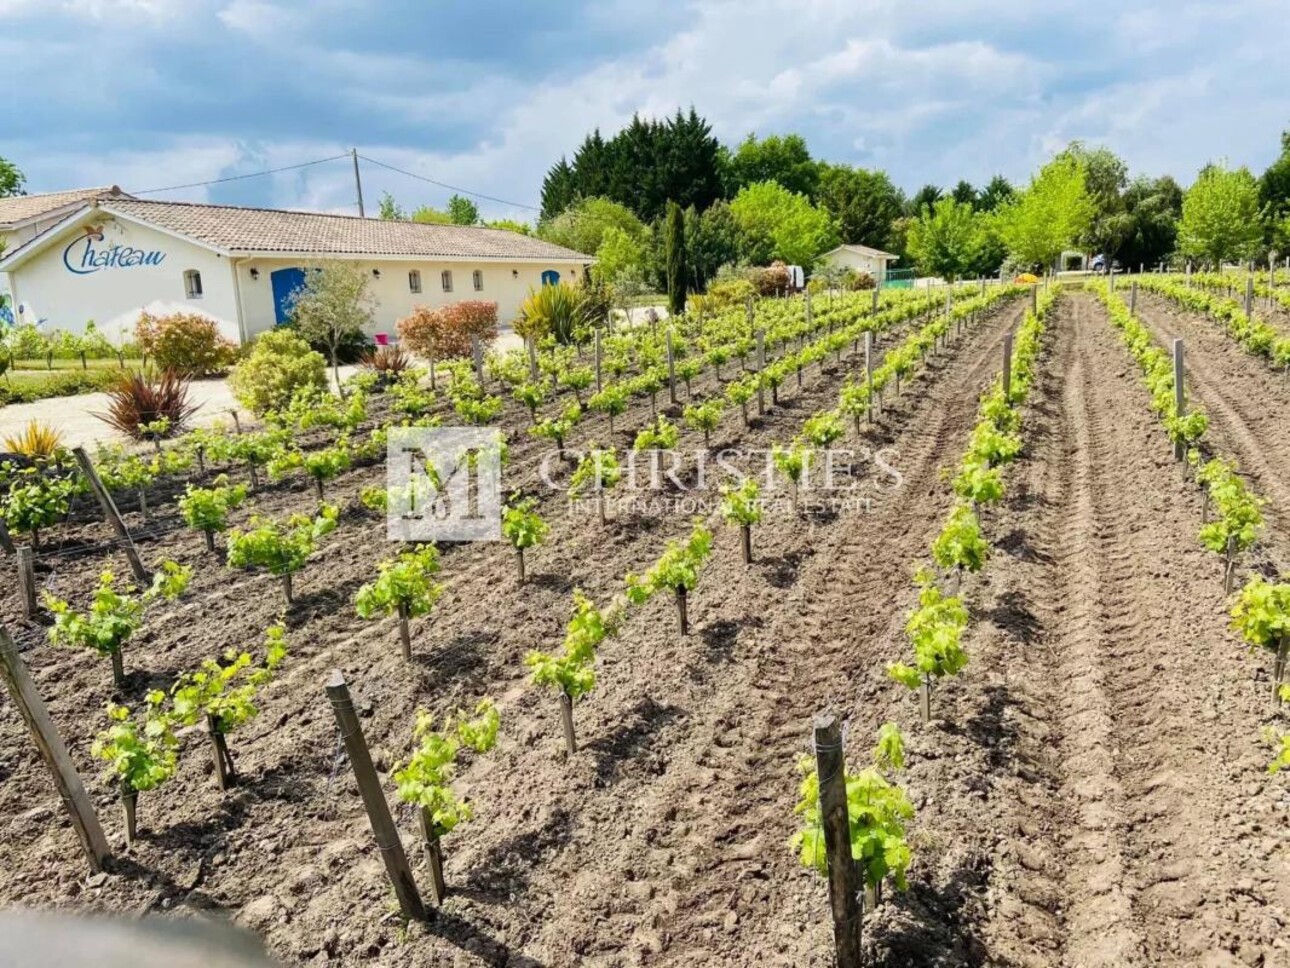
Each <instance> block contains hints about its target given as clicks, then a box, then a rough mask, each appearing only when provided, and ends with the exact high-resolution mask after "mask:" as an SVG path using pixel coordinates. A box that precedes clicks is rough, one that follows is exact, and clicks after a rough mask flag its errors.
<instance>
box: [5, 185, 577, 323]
mask: <svg viewBox="0 0 1290 968" xmlns="http://www.w3.org/2000/svg"><path fill="white" fill-rule="evenodd" d="M336 259H342V260H346V261H351V262H356V263H358V264H360V265H361V266H362V267H363V269H364V270H365V271H366V272H369V273H370V274H371V292H372V295H373V296H374V297H375V301H376V310H375V323H374V324H373V326H372V328H371V329H372V331H371V332H370V333H369V335H373V336H375V335H378V334H380V333H382V332H384V333H387V334H392V333H394V331H395V323H396V322H397V321H398V320H399V319H401V318H403V317H404V316H407V315H408V314H409V313H410V312H412V310H413V309H414V308H415V307H418V306H426V307H431V308H433V307H436V306H442V305H446V304H448V303H454V302H460V301H462V300H465V299H480V300H487V301H490V302H496V303H497V308H498V318H499V319H500V320H501V321H503V322H504V323H505V322H508V321H510V320H511V319H513V318H514V316H515V314H516V312H517V311H518V309H519V307H520V304H521V303H522V302H523V300H524V298H525V296H526V295H527V294H528V292H529V290H530V289H535V288H538V287H540V286H542V285H543V284H545V283H553V282H558V281H561V280H563V281H574V280H577V279H580V278H581V277H582V275H583V273H584V271H585V270H586V268H587V267H588V266H589V265H590V264H591V263H592V262H593V261H594V260H593V259H592V257H591V256H587V255H583V254H582V253H579V252H574V251H572V250H571V249H566V248H563V247H562V246H558V245H554V244H552V243H550V242H545V241H543V240H541V239H537V238H534V237H532V236H527V235H521V234H519V233H517V232H510V231H506V230H503V229H491V228H483V227H476V226H462V225H435V224H422V223H419V222H406V221H392V220H385V219H371V218H361V217H357V216H350V215H329V214H323V213H316V212H292V211H284V210H279V209H262V208H242V207H237V206H228V205H205V204H195V203H190V202H164V201H147V200H143V199H136V198H130V197H128V196H115V197H99V196H92V197H89V198H87V199H85V200H84V201H82V202H81V203H79V204H77V205H76V206H75V207H74V208H73V209H72V210H71V211H65V212H64V213H63V216H62V218H60V219H58V220H57V221H56V222H55V223H54V224H52V225H49V226H47V227H46V228H45V230H44V231H42V232H41V233H40V234H38V235H36V236H34V237H33V238H30V239H28V240H27V241H25V242H24V243H22V244H20V245H18V246H17V247H16V248H13V249H10V250H8V251H7V252H6V253H5V255H4V258H3V259H0V273H4V274H7V276H8V284H9V289H10V292H11V295H12V298H13V306H14V311H15V317H16V321H17V322H18V323H35V324H37V325H39V326H41V328H43V329H46V330H55V329H57V330H65V331H68V332H82V331H83V330H84V329H85V327H86V325H87V323H89V322H90V321H93V322H94V323H95V326H96V328H97V329H98V330H99V331H100V332H102V333H104V334H105V335H107V336H108V337H109V338H110V339H114V340H116V339H129V338H131V337H132V336H133V332H134V325H135V322H136V321H137V319H138V317H139V315H140V313H141V312H143V311H147V312H150V313H153V314H165V313H173V312H198V313H201V314H203V315H206V316H209V317H210V318H212V319H214V320H215V321H216V322H217V323H218V324H219V326H220V330H221V331H222V332H223V334H224V335H225V336H227V337H228V338H229V339H230V340H233V341H234V342H236V343H245V342H247V341H248V340H250V339H251V338H252V337H254V336H255V335H256V334H257V333H262V332H264V331H266V330H269V329H272V328H273V327H274V326H276V325H279V324H281V323H283V322H285V321H286V320H287V317H288V315H289V311H290V306H291V297H292V294H293V293H294V292H295V291H296V290H297V289H298V288H299V287H300V286H301V285H302V284H303V282H304V278H305V270H306V269H307V268H309V267H311V266H316V265H320V264H322V263H323V262H325V261H327V260H336Z"/></svg>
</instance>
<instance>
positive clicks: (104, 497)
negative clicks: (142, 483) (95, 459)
mask: <svg viewBox="0 0 1290 968" xmlns="http://www.w3.org/2000/svg"><path fill="white" fill-rule="evenodd" d="M72 454H73V455H74V456H75V457H76V462H77V463H78V464H80V465H81V473H83V474H84V475H85V479H86V480H88V481H89V482H90V488H91V489H92V490H93V491H94V495H95V496H96V497H97V498H98V499H99V506H100V507H102V508H103V516H104V517H105V518H107V522H108V524H110V525H111V526H112V530H113V531H115V532H116V536H117V537H118V538H120V539H121V546H122V550H123V551H124V552H125V556H126V558H127V559H129V561H130V571H131V572H133V573H134V579H135V581H137V582H138V583H139V584H140V585H144V586H147V585H149V584H151V583H152V576H151V575H150V574H148V569H146V568H144V567H143V562H142V561H141V560H140V559H139V552H138V549H136V548H135V546H134V541H133V540H132V539H131V537H130V532H129V530H127V529H126V526H125V522H124V521H122V520H121V514H120V512H119V511H117V509H116V503H115V502H113V500H112V495H111V494H110V493H108V489H107V488H105V487H104V486H103V482H102V481H101V480H99V475H98V473H97V472H96V471H95V470H94V465H93V464H92V463H90V457H89V455H88V454H87V453H85V448H84V447H73V448H72Z"/></svg>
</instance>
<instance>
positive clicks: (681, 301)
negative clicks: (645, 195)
mask: <svg viewBox="0 0 1290 968" xmlns="http://www.w3.org/2000/svg"><path fill="white" fill-rule="evenodd" d="M666 245H667V309H668V312H669V313H671V314H672V315H673V316H679V315H681V314H682V313H683V312H685V289H686V278H685V215H684V213H683V212H682V211H681V206H680V205H678V204H676V202H672V203H671V204H670V205H668V207H667V243H666Z"/></svg>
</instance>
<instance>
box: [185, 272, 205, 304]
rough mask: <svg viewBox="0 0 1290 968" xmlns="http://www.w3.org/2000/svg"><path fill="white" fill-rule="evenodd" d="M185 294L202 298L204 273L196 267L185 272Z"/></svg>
mask: <svg viewBox="0 0 1290 968" xmlns="http://www.w3.org/2000/svg"><path fill="white" fill-rule="evenodd" d="M184 294H185V295H186V296H188V298H189V299H201V298H202V274H201V273H200V272H198V271H197V270H196V269H189V270H188V271H187V272H185V273H184Z"/></svg>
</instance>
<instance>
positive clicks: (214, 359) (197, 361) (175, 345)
mask: <svg viewBox="0 0 1290 968" xmlns="http://www.w3.org/2000/svg"><path fill="white" fill-rule="evenodd" d="M135 335H136V337H137V338H138V340H139V346H140V347H141V348H142V350H143V352H144V353H146V354H147V355H148V356H149V358H151V359H152V360H154V361H155V362H156V364H157V366H159V367H161V369H163V370H174V371H176V372H177V373H182V374H184V375H185V376H208V375H210V374H214V373H223V372H224V371H225V370H227V369H228V368H229V367H230V366H231V365H232V363H233V361H234V360H235V359H236V358H237V347H235V346H234V345H233V344H232V343H231V342H229V341H228V340H226V339H225V338H224V337H223V336H221V335H220V332H219V326H218V325H217V324H216V322H215V320H213V319H211V318H210V317H209V316H202V315H200V314H199V313H171V314H170V315H168V316H154V315H152V314H151V313H146V312H145V313H142V314H140V316H139V322H138V323H137V324H136V325H135Z"/></svg>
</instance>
